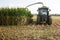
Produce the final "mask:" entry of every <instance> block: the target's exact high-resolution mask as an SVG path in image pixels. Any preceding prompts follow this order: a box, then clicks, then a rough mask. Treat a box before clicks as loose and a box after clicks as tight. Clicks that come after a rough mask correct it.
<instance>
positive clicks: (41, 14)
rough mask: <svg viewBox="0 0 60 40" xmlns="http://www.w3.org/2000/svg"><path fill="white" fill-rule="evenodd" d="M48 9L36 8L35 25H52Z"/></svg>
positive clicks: (43, 7)
mask: <svg viewBox="0 0 60 40" xmlns="http://www.w3.org/2000/svg"><path fill="white" fill-rule="evenodd" d="M49 11H50V10H49V8H48V7H46V6H42V7H41V8H38V15H37V24H48V25H51V24H52V19H51V16H50V15H49Z"/></svg>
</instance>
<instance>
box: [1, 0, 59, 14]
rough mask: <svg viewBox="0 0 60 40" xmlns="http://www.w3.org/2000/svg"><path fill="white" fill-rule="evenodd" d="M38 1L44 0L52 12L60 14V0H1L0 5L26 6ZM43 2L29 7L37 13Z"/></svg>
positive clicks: (10, 6) (33, 12) (42, 0)
mask: <svg viewBox="0 0 60 40" xmlns="http://www.w3.org/2000/svg"><path fill="white" fill-rule="evenodd" d="M36 2H43V3H44V5H45V6H47V7H49V9H51V11H50V14H60V0H0V7H9V8H12V7H13V8H17V7H26V6H28V5H30V4H33V3H36ZM41 6H42V5H41V4H36V5H32V6H30V7H28V9H29V10H30V11H31V13H32V14H37V13H38V12H37V9H38V8H39V7H41Z"/></svg>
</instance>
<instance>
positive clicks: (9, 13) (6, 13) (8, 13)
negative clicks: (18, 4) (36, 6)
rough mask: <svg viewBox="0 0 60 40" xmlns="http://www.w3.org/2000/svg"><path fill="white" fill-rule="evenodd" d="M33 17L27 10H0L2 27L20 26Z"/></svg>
mask: <svg viewBox="0 0 60 40" xmlns="http://www.w3.org/2000/svg"><path fill="white" fill-rule="evenodd" d="M31 16H32V14H31V12H30V11H29V10H28V9H26V8H0V25H20V24H22V23H24V21H25V20H26V21H27V19H28V18H31ZM26 21H25V22H26ZM24 24H25V23H24Z"/></svg>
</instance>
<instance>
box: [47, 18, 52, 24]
mask: <svg viewBox="0 0 60 40" xmlns="http://www.w3.org/2000/svg"><path fill="white" fill-rule="evenodd" d="M47 23H48V25H51V24H52V19H51V17H49V18H48V22H47Z"/></svg>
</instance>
